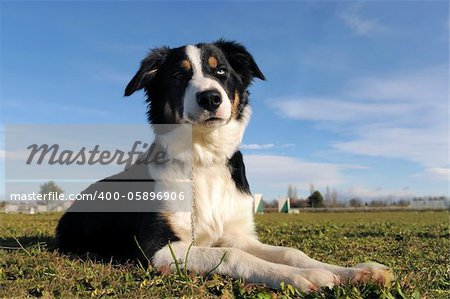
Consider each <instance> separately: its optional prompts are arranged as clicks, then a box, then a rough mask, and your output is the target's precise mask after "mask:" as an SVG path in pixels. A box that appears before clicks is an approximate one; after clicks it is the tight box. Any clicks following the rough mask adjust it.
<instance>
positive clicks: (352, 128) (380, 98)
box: [268, 66, 449, 168]
mask: <svg viewBox="0 0 450 299" xmlns="http://www.w3.org/2000/svg"><path fill="white" fill-rule="evenodd" d="M447 85H448V69H447V66H445V67H435V68H429V69H425V70H421V71H417V70H416V71H404V72H399V73H397V74H386V75H384V76H382V77H381V76H380V77H367V78H360V79H357V80H353V81H351V82H349V84H348V85H347V86H346V88H345V89H344V91H342V92H340V93H337V94H336V95H332V96H327V95H325V96H312V97H297V98H281V99H277V100H273V99H272V100H270V101H268V103H269V105H271V106H272V107H273V108H274V109H276V110H278V112H279V113H280V114H281V115H283V116H285V117H289V118H293V119H298V120H307V121H314V122H316V123H317V124H319V125H320V126H321V127H322V128H325V129H330V130H334V131H338V132H342V133H345V134H346V135H345V136H346V140H345V141H339V142H335V143H334V144H332V146H333V147H334V148H335V149H337V150H339V151H342V152H345V153H351V154H361V155H369V156H381V157H388V158H401V159H406V160H409V161H414V162H417V163H419V164H420V165H422V166H424V167H425V168H441V167H447V166H448V165H449V160H448V149H449V127H448V119H449V116H448V109H449V103H448V87H447ZM272 103H277V104H276V105H274V104H272Z"/></svg>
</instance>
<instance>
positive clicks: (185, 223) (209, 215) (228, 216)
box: [170, 165, 254, 246]
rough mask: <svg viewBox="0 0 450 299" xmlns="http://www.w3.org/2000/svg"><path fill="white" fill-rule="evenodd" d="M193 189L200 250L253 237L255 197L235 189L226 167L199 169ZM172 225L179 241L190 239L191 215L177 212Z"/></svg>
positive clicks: (197, 241)
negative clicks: (240, 236) (234, 238)
mask: <svg viewBox="0 0 450 299" xmlns="http://www.w3.org/2000/svg"><path fill="white" fill-rule="evenodd" d="M194 186H195V211H194V213H195V217H194V218H195V219H196V221H195V225H194V227H195V238H196V241H195V243H196V245H197V246H216V245H219V244H221V243H222V242H223V240H225V239H228V237H229V236H233V235H234V236H236V235H249V234H253V233H254V225H253V213H252V204H253V199H252V196H251V195H248V194H244V193H242V192H240V191H239V190H238V189H237V188H236V185H235V183H234V181H233V180H232V178H231V175H230V172H229V170H228V168H227V167H226V166H225V165H223V166H222V165H220V166H207V167H196V168H195V171H194ZM170 222H171V224H172V226H173V229H174V230H175V231H176V233H177V235H178V236H179V237H181V238H182V239H187V240H189V239H191V213H186V212H177V213H175V214H173V215H172V217H171V219H170Z"/></svg>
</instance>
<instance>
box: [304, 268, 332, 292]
mask: <svg viewBox="0 0 450 299" xmlns="http://www.w3.org/2000/svg"><path fill="white" fill-rule="evenodd" d="M299 273H300V274H301V275H302V276H303V277H305V278H306V279H308V280H309V281H311V282H312V283H313V284H314V285H315V286H317V287H329V288H332V287H334V286H335V285H339V284H340V283H341V281H340V278H339V276H337V275H336V274H334V273H332V272H330V271H328V270H324V269H301V270H299Z"/></svg>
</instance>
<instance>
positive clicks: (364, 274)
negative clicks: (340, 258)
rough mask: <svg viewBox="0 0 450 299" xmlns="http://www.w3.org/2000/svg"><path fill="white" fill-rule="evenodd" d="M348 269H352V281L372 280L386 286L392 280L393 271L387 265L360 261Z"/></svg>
mask: <svg viewBox="0 0 450 299" xmlns="http://www.w3.org/2000/svg"><path fill="white" fill-rule="evenodd" d="M350 269H354V275H353V277H352V281H353V282H357V283H359V282H368V281H373V282H375V283H377V284H379V285H382V286H385V287H387V286H389V285H390V284H391V282H392V281H393V280H394V273H393V272H392V270H391V269H390V268H389V267H386V266H385V265H382V264H379V263H375V262H368V263H361V264H357V265H356V266H353V267H352V268H350Z"/></svg>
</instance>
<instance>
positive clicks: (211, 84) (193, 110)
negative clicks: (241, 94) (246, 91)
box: [183, 45, 231, 119]
mask: <svg viewBox="0 0 450 299" xmlns="http://www.w3.org/2000/svg"><path fill="white" fill-rule="evenodd" d="M186 55H187V57H188V59H189V61H190V62H191V66H192V71H193V74H192V78H191V80H190V81H189V84H188V86H187V88H186V92H185V94H184V100H183V101H184V111H183V116H184V117H185V118H186V117H187V116H190V117H195V116H196V115H199V114H201V113H202V112H203V108H201V107H200V106H199V105H198V103H197V93H200V92H202V91H207V90H217V91H218V92H219V93H220V95H221V97H222V104H220V106H219V108H218V109H217V111H216V117H218V118H223V119H228V118H230V116H231V100H230V99H229V97H228V95H227V93H226V92H225V89H224V88H223V87H222V85H221V84H220V83H219V82H218V81H216V80H214V79H212V78H207V77H205V76H204V74H203V69H202V65H203V63H202V58H201V50H200V49H199V48H198V47H196V46H193V45H188V46H186Z"/></svg>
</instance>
